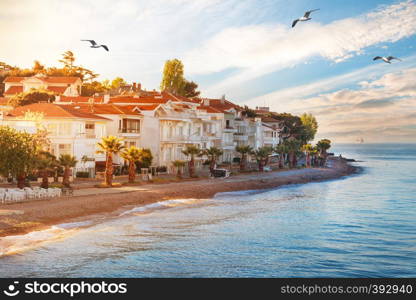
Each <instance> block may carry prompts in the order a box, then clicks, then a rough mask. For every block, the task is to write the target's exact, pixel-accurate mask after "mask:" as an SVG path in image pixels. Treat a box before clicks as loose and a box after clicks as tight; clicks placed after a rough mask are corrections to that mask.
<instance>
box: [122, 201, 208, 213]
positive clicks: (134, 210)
mask: <svg viewBox="0 0 416 300" xmlns="http://www.w3.org/2000/svg"><path fill="white" fill-rule="evenodd" d="M200 201H203V199H194V198H189V199H172V200H166V201H160V202H155V203H151V204H147V205H143V206H138V207H135V208H132V209H130V210H127V211H125V212H122V213H121V214H120V215H119V216H125V215H128V214H134V213H148V212H151V211H154V210H156V209H162V208H169V207H175V206H180V205H184V204H194V203H196V202H200Z"/></svg>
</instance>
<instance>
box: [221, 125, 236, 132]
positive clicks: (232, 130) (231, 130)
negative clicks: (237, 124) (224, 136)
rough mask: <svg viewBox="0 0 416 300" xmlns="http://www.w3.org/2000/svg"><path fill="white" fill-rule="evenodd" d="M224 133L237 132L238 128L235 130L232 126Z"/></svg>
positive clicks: (226, 128) (227, 127) (225, 129)
mask: <svg viewBox="0 0 416 300" xmlns="http://www.w3.org/2000/svg"><path fill="white" fill-rule="evenodd" d="M224 132H237V128H233V127H231V126H226V127H225V128H224Z"/></svg>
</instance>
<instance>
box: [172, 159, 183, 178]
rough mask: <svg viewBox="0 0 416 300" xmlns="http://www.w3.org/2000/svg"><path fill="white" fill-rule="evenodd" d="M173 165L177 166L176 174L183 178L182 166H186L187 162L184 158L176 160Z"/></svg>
mask: <svg viewBox="0 0 416 300" xmlns="http://www.w3.org/2000/svg"><path fill="white" fill-rule="evenodd" d="M172 165H173V166H174V167H175V168H176V176H177V177H178V178H182V168H183V167H185V162H184V161H183V160H174V161H173V162H172Z"/></svg>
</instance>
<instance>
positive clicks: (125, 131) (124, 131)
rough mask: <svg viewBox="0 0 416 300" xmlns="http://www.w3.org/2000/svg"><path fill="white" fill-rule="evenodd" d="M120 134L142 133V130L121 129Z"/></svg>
mask: <svg viewBox="0 0 416 300" xmlns="http://www.w3.org/2000/svg"><path fill="white" fill-rule="evenodd" d="M118 132H119V133H140V129H137V128H119V129H118Z"/></svg>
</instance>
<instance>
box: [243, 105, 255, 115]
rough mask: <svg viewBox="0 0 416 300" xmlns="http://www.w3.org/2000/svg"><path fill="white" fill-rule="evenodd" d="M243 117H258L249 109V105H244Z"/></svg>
mask: <svg viewBox="0 0 416 300" xmlns="http://www.w3.org/2000/svg"><path fill="white" fill-rule="evenodd" d="M243 115H244V116H246V117H247V118H255V117H257V114H256V112H255V111H254V110H252V109H251V108H249V107H248V106H247V105H244V109H243Z"/></svg>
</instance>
